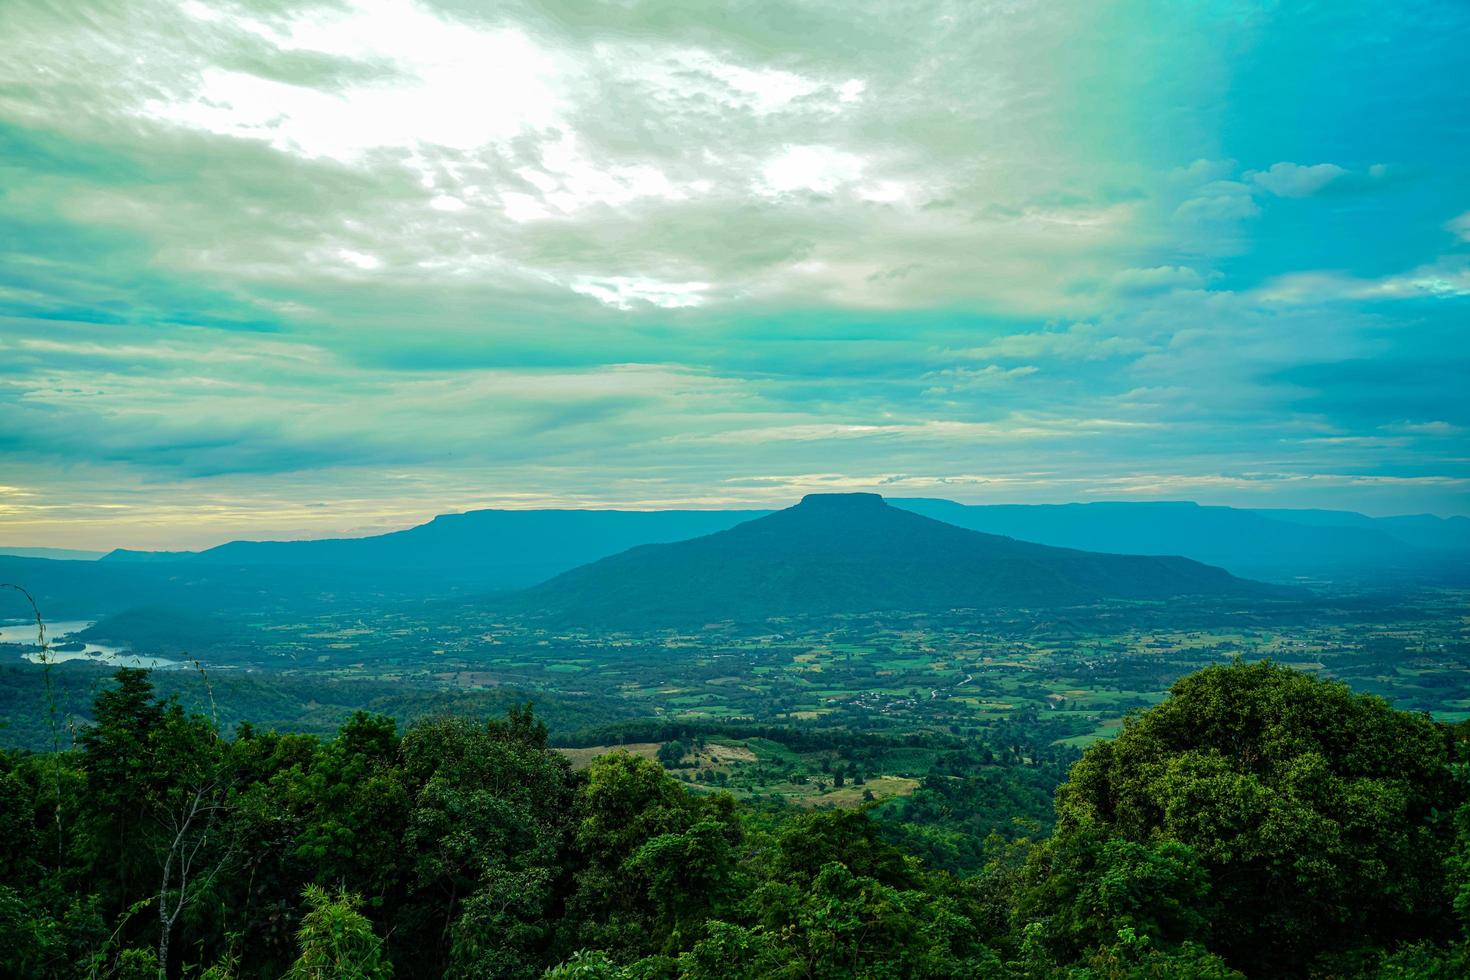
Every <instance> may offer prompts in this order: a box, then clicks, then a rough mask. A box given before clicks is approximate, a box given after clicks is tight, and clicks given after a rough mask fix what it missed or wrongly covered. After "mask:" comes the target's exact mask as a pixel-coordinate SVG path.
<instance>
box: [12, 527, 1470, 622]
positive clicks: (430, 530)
mask: <svg viewBox="0 0 1470 980" xmlns="http://www.w3.org/2000/svg"><path fill="white" fill-rule="evenodd" d="M814 499H816V498H814ZM807 506H808V505H807V504H803V505H801V506H799V507H797V508H793V509H791V510H788V511H781V512H777V514H786V515H788V516H787V517H783V518H782V519H781V520H782V521H786V520H789V519H790V518H789V515H790V514H792V513H795V512H801V513H807V511H806V510H803V508H804V507H807ZM883 510H884V511H885V517H886V518H887V519H888V520H887V523H886V524H885V525H884V526H885V527H886V526H889V525H892V526H897V525H893V521H894V520H896V519H897V518H896V517H895V515H902V513H903V512H908V513H909V515H910V516H912V515H919V516H922V517H927V518H931V519H932V521H930V522H927V524H932V523H933V521H942V522H944V523H945V524H948V525H951V526H952V528H951V529H965V530H967V531H978V532H982V533H983V534H987V535H1000V536H1004V537H1008V538H1012V539H1015V540H1014V541H1012V542H1010V544H1008V545H1006V547H1007V548H1012V549H1014V548H1022V545H1021V543H1022V542H1030V543H1032V544H1033V545H1045V546H1049V547H1050V548H1052V549H1056V548H1066V549H1073V553H1074V555H1075V553H1078V552H1095V553H1101V556H1102V557H1106V556H1114V557H1116V556H1120V555H1135V556H1136V555H1144V556H1150V555H1176V556H1181V557H1182V558H1184V559H1192V561H1191V562H1187V563H1184V564H1178V565H1174V566H1168V567H1170V569H1171V572H1172V573H1174V574H1180V575H1185V576H1186V577H1185V578H1184V579H1181V580H1180V581H1181V582H1188V581H1193V580H1192V579H1190V578H1189V577H1188V576H1192V575H1195V574H1203V573H1199V566H1198V565H1195V564H1194V563H1196V562H1198V563H1203V564H1204V565H1212V566H1219V567H1220V568H1223V569H1225V570H1227V571H1228V572H1230V573H1231V574H1233V575H1236V576H1240V577H1241V578H1248V579H1259V580H1264V581H1269V582H1275V583H1298V582H1305V583H1306V584H1309V585H1315V584H1318V583H1319V582H1321V581H1323V580H1328V581H1336V582H1348V583H1359V584H1367V585H1370V586H1395V585H1416V584H1450V585H1461V586H1464V585H1467V584H1470V520H1467V519H1466V518H1460V517H1457V518H1450V519H1442V518H1437V517H1430V516H1418V517H1395V518H1370V517H1366V516H1364V515H1362V514H1356V513H1351V512H1342V511H1295V510H1274V511H1273V510H1245V509H1238V508H1230V507H1202V506H1199V505H1197V504H1193V503H1152V502H1150V503H1089V504H1063V505H1013V506H1004V505H1003V506H969V505H964V504H959V503H955V502H953V501H949V500H933V499H894V500H889V501H888V502H887V504H886V505H883ZM774 516H776V515H775V514H773V513H772V512H771V511H764V510H738V511H737V510H730V511H652V512H647V511H618V510H594V511H582V510H520V511H513V510H481V511H471V512H469V513H465V514H450V515H445V516H442V517H437V518H435V519H434V520H432V521H429V522H428V523H426V524H423V525H420V526H418V527H413V528H408V529H406V530H403V531H395V532H392V533H389V534H379V535H372V536H367V537H362V538H338V539H329V540H320V541H235V542H231V543H229V544H224V545H220V546H219V547H216V548H210V549H208V550H205V551H199V552H143V551H114V552H111V553H109V554H107V555H106V556H105V557H104V558H103V559H102V560H100V561H88V560H79V559H83V558H85V557H87V556H86V553H82V554H77V553H74V552H65V551H63V552H52V551H46V550H44V549H29V548H27V549H11V551H12V552H16V551H24V552H26V553H27V556H21V557H16V556H14V555H13V554H11V555H7V554H6V553H5V552H4V551H3V550H0V582H19V583H23V584H25V585H26V586H27V587H28V588H30V589H31V591H32V592H33V593H35V594H36V596H37V599H38V600H39V601H40V602H41V604H42V609H43V611H44V612H45V613H46V615H47V616H49V617H52V618H66V617H74V618H75V617H89V618H98V617H104V616H109V615H115V614H118V613H123V612H127V611H129V610H133V609H137V608H139V607H148V608H152V609H164V608H171V609H174V610H182V611H189V612H198V613H204V614H221V615H225V616H228V617H231V618H233V619H236V620H239V619H241V618H242V617H249V616H254V615H257V614H258V615H267V614H268V612H269V611H270V610H275V611H276V613H280V612H282V611H287V610H292V609H308V608H317V607H320V606H322V605H323V604H327V605H340V604H341V603H342V602H344V601H349V600H350V601H354V602H358V603H368V604H373V603H383V602H390V603H392V602H419V601H422V600H424V599H456V598H459V599H463V598H467V597H474V596H483V595H485V594H487V593H496V592H498V593H506V594H509V593H511V592H513V591H514V590H518V589H527V588H529V587H531V586H536V585H538V583H547V586H546V589H547V591H545V592H540V593H536V594H537V595H541V596H543V597H545V598H547V600H548V602H549V603H550V604H549V605H548V608H551V606H556V605H558V604H559V605H560V607H562V608H571V605H570V603H569V602H568V601H565V600H566V599H567V596H565V595H564V596H562V597H561V598H556V596H555V594H554V593H555V590H554V589H552V588H551V583H550V582H548V580H551V579H553V578H555V577H556V576H563V578H562V579H561V581H560V583H559V584H558V585H557V586H556V589H561V588H562V587H563V586H565V585H566V582H567V581H569V580H570V581H573V582H576V581H583V579H582V576H592V575H593V571H592V569H591V568H583V567H582V566H589V565H591V563H595V562H599V561H600V560H602V559H609V558H612V557H613V556H617V555H621V554H622V553H624V552H629V550H630V549H634V552H632V553H631V554H630V555H629V556H627V557H623V558H620V559H619V560H620V561H626V562H633V561H634V560H635V558H636V559H638V560H642V559H641V557H640V556H641V555H642V554H644V552H642V551H638V550H637V549H640V548H642V546H646V545H654V544H672V543H676V542H681V541H690V540H693V539H707V538H708V537H709V536H711V535H717V534H719V533H720V532H723V531H728V530H731V529H734V528H736V527H737V526H745V527H746V528H747V530H745V531H742V537H741V538H738V539H737V541H738V540H741V539H744V536H746V535H748V534H750V533H752V532H750V531H749V530H748V528H749V527H750V526H755V527H757V528H769V527H772V526H778V527H779V526H781V525H780V522H777V523H776V524H775V525H771V524H764V523H761V521H762V520H763V519H766V518H770V517H774ZM752 522H753V524H752ZM914 526H918V525H914ZM926 526H927V525H926ZM930 530H931V531H932V530H933V529H932V527H931V528H930ZM883 533H885V534H886V533H887V532H886V531H885V532H883ZM905 533H907V532H905ZM721 540H726V539H721ZM885 540H886V539H885ZM792 541H793V542H795V545H793V546H791V547H787V546H784V545H783V546H782V548H781V550H780V551H779V554H781V555H782V556H783V558H782V560H781V561H782V563H784V564H785V565H786V566H787V567H788V568H789V571H787V572H783V573H779V574H778V573H777V570H776V569H774V567H771V568H768V569H767V570H766V571H763V572H762V573H761V575H760V576H759V577H758V578H759V580H758V581H756V580H752V581H750V582H748V583H747V584H748V586H749V595H750V596H751V603H752V606H751V608H754V605H755V604H760V603H770V604H772V605H771V607H770V608H771V609H772V613H771V614H777V612H776V610H778V609H781V608H794V607H787V606H782V605H781V604H782V603H784V602H787V601H788V600H789V599H790V597H792V596H806V595H807V593H806V592H805V591H803V590H805V589H816V588H818V585H817V583H818V582H824V583H826V585H823V586H822V588H827V587H829V586H830V588H831V589H832V590H833V591H834V592H836V591H839V590H840V591H842V592H843V593H844V594H845V595H849V596H851V597H852V598H851V602H852V603H856V604H857V605H863V604H866V603H871V602H875V601H878V600H879V599H880V598H881V599H882V600H883V601H884V602H888V601H900V599H901V598H902V596H903V595H904V593H903V592H902V591H900V592H897V593H895V592H893V591H891V590H889V587H888V586H886V585H884V586H882V587H881V588H880V587H879V584H878V583H877V581H876V579H874V578H873V576H871V575H867V574H859V573H857V572H855V571H854V572H852V573H851V575H850V577H849V578H848V579H846V580H844V581H843V582H841V583H840V585H839V584H837V583H835V582H834V581H833V580H832V579H830V577H828V578H821V577H813V573H814V571H820V570H821V569H822V568H823V567H825V566H824V564H823V560H822V559H814V558H810V557H808V558H802V557H801V555H800V554H799V553H798V552H799V548H798V549H797V550H792V548H793V547H795V546H796V545H801V543H802V542H807V541H808V539H807V538H806V537H803V536H800V535H798V536H797V537H794V538H793V539H792ZM771 543H772V545H773V546H774V545H775V544H777V543H778V542H775V541H772V542H771ZM809 543H813V544H814V545H815V539H813V540H812V541H811V542H809ZM972 543H973V541H972ZM699 547H701V548H702V547H705V545H700V546H699ZM872 547H874V548H877V549H879V550H878V551H877V552H875V553H874V554H875V555H878V554H880V553H882V549H883V548H887V547H888V545H886V544H882V543H881V542H880V541H876V540H875V542H874V543H873V545H872ZM955 548H958V550H957V551H953V553H951V551H952V550H953V549H951V548H950V546H949V545H944V546H940V545H939V544H935V545H934V555H935V556H944V557H942V558H939V557H934V556H930V557H929V558H926V559H925V560H924V561H923V562H920V565H919V566H916V567H915V568H914V569H912V571H913V574H915V575H916V576H918V575H919V574H920V572H921V571H923V569H925V568H927V569H928V571H924V572H923V575H922V576H920V577H918V578H916V579H915V581H916V582H920V581H921V582H924V583H925V585H924V587H923V589H922V590H919V591H920V592H922V594H923V597H926V598H924V601H925V602H929V601H931V600H932V601H935V602H940V603H952V602H955V603H958V602H972V601H987V602H988V601H992V598H994V596H1002V593H1000V592H997V593H995V594H994V596H992V595H991V593H987V592H985V591H984V590H982V589H980V583H979V580H978V578H977V576H980V575H981V574H982V571H983V572H984V574H990V573H991V572H997V573H998V570H1003V569H1005V568H1008V567H1009V566H1007V565H1005V564H1004V563H1003V562H1000V561H999V558H998V557H997V556H1000V555H1001V554H1002V552H1003V551H1004V549H1002V548H1001V547H1000V546H999V545H996V546H995V547H994V548H992V549H991V550H990V556H991V557H990V559H987V561H990V562H991V563H990V564H984V563H983V562H980V559H979V558H978V557H976V556H975V555H971V554H970V553H969V552H966V551H965V549H964V548H959V547H958V546H955ZM890 550H891V551H892V552H893V554H894V555H897V556H899V557H900V558H901V557H902V555H903V554H904V553H905V552H903V550H902V549H900V548H897V547H894V548H892V549H890ZM1022 550H1024V548H1022ZM38 552H39V553H40V554H42V555H44V557H34V556H30V555H34V554H36V553H38ZM775 553H777V552H773V554H775ZM694 554H696V552H695V551H687V550H684V549H676V550H674V551H671V552H667V553H666V558H667V560H670V561H674V560H677V561H681V562H682V561H686V559H687V560H688V561H691V562H692V561H693V559H692V558H689V556H690V555H694ZM62 557H64V558H67V559H71V560H55V559H58V558H62ZM890 557H892V556H890ZM1013 557H1014V556H1013ZM951 559H953V560H955V561H956V562H958V564H956V565H955V571H954V575H955V576H956V577H955V584H954V585H953V586H952V587H951V586H946V585H944V584H943V583H942V582H941V581H939V579H940V578H942V577H943V576H944V575H945V574H946V571H945V567H944V566H943V565H942V563H943V562H945V561H950V560H951ZM991 559H994V561H991ZM722 560H723V559H722ZM742 560H745V559H742ZM750 560H752V561H753V560H754V559H753V558H752V559H750ZM905 560H906V559H905ZM1018 560H1019V559H1018ZM1151 561H1156V560H1151ZM813 562H816V563H817V564H816V567H815V568H814V566H813ZM977 562H980V563H979V564H977ZM926 563H927V564H926ZM966 563H969V564H966ZM899 564H900V565H901V564H902V562H901V561H900V562H899ZM1064 564H1065V563H1064ZM594 567H595V566H594ZM604 567H606V566H604ZM628 567H629V568H631V567H632V566H631V565H629V566H628ZM751 567H754V566H751ZM1058 567H1059V566H1058ZM1070 567H1072V569H1073V570H1072V571H1070V572H1068V573H1067V574H1060V573H1058V575H1057V576H1055V577H1053V578H1051V579H1047V578H1046V577H1045V576H1043V575H1040V574H1039V573H1035V569H1031V570H1030V571H1028V572H1027V574H1026V575H1025V576H1022V577H1020V578H1016V579H1014V580H1011V579H1008V578H1006V577H1005V575H1009V574H1010V573H1009V572H1005V575H1002V577H1001V578H1000V579H998V580H997V583H998V584H996V585H995V588H997V589H999V588H1002V587H1003V588H1004V589H1005V590H1008V591H1005V592H1004V593H1003V597H1004V598H1006V599H1007V601H1011V600H1014V601H1025V602H1034V601H1038V600H1036V599H1035V598H1034V596H1035V595H1037V594H1038V593H1037V592H1036V591H1035V589H1038V588H1045V589H1050V590H1051V592H1050V593H1049V594H1050V595H1051V596H1053V597H1054V598H1056V599H1057V601H1063V600H1064V599H1065V600H1066V601H1070V598H1072V597H1078V596H1081V597H1086V596H1091V595H1096V594H1099V592H1098V590H1097V588H1096V586H1097V585H1098V581H1097V580H1096V579H1095V578H1088V577H1087V575H1085V574H1083V569H1084V568H1085V567H1086V563H1085V562H1083V561H1082V559H1081V558H1074V560H1073V561H1072V565H1071V566H1070ZM1144 567H1148V568H1158V567H1161V566H1157V565H1156V564H1149V563H1145V564H1144V565H1139V566H1137V568H1144ZM966 568H969V569H970V570H971V571H965V569H966ZM1109 569H1110V574H1111V573H1112V572H1114V571H1117V572H1120V573H1121V572H1124V571H1127V573H1128V574H1127V575H1124V577H1123V578H1122V579H1120V580H1119V588H1120V589H1121V591H1118V592H1113V593H1107V594H1118V595H1126V594H1130V593H1129V592H1128V589H1127V588H1125V587H1123V586H1125V585H1126V583H1127V582H1129V581H1131V579H1130V578H1129V576H1131V575H1134V574H1135V573H1136V574H1138V575H1142V574H1143V573H1142V572H1136V570H1135V569H1134V566H1128V565H1126V564H1125V565H1117V564H1110V566H1109ZM574 570H576V572H575V574H573V575H571V576H570V578H568V577H567V576H566V575H565V573H572V572H573V571H574ZM977 570H978V571H977ZM972 573H973V574H972ZM597 574H598V575H600V574H601V573H600V572H598V573H597ZM699 574H702V573H699ZM709 574H716V573H714V572H711V573H709ZM824 574H825V573H824ZM1211 574H1215V572H1213V571H1212V572H1211ZM1221 574H1223V573H1221ZM681 576H689V577H692V578H697V573H696V570H695V569H694V568H693V566H692V565H687V566H681V568H680V570H679V571H678V572H677V573H670V574H669V575H668V576H666V581H667V582H670V583H677V581H678V580H679V578H680V577H681ZM783 576H784V578H783ZM807 579H810V584H803V582H804V581H805V580H807ZM655 580H656V579H649V580H648V581H655ZM585 581H586V582H591V581H593V579H592V578H587V579H585ZM1139 581H1140V582H1147V581H1148V580H1147V579H1140V580H1139ZM783 582H784V583H785V584H784V585H783V584H782V583H783ZM1044 582H1045V583H1049V584H1046V585H1044V586H1043V585H1042V583H1044ZM1103 584H1107V583H1106V582H1104V583H1103ZM1154 584H1155V585H1158V584H1160V583H1158V582H1155V583H1154ZM1165 584H1168V583H1165ZM604 587H605V588H607V589H609V590H610V592H609V594H616V595H624V596H625V595H626V594H627V589H626V588H625V587H624V586H622V585H619V584H618V583H616V582H611V581H607V580H602V584H601V585H599V588H604ZM1169 587H1174V586H1173V585H1172V584H1171V585H1169ZM1139 588H1140V589H1141V590H1142V591H1140V592H1139V593H1138V594H1141V595H1142V594H1156V593H1155V592H1154V591H1151V590H1152V589H1153V586H1150V587H1149V588H1148V589H1144V588H1143V586H1142V585H1141V584H1140V585H1139ZM915 595H916V596H918V595H919V593H918V592H916V593H915ZM811 598H812V601H813V602H814V603H815V606H816V607H821V608H828V607H832V606H833V605H834V603H835V599H833V598H832V597H831V596H828V597H826V598H822V597H821V596H813V597H811ZM552 599H555V602H550V600H552ZM620 601H621V600H620ZM803 601H804V600H803ZM902 601H917V599H902ZM996 601H999V600H998V599H997V600H996ZM15 602H19V599H18V597H17V598H16V599H15ZM11 608H12V607H11V605H3V606H0V618H14V617H18V616H20V615H22V611H21V610H20V609H19V608H18V607H17V608H16V609H15V610H14V613H13V615H12V613H11ZM526 608H530V607H529V606H527V607H526ZM99 628H100V627H99Z"/></svg>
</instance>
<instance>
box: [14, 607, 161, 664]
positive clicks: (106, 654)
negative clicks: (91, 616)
mask: <svg viewBox="0 0 1470 980" xmlns="http://www.w3.org/2000/svg"><path fill="white" fill-rule="evenodd" d="M91 625H92V623H91V622H90V621H88V620H81V619H78V620H68V621H65V622H55V623H47V624H46V640H47V642H48V643H50V645H51V648H52V649H51V652H50V655H49V659H50V661H51V662H52V663H54V664H59V663H65V662H67V661H70V660H90V661H91V662H92V663H96V664H105V665H107V666H110V667H142V668H145V669H149V670H154V669H157V670H166V669H168V668H170V667H186V666H188V665H187V664H183V663H180V662H179V661H177V660H165V659H164V658H163V657H150V656H148V655H146V654H141V653H134V652H133V651H132V650H127V649H124V648H123V647H115V646H108V645H106V644H102V643H88V642H85V641H82V640H78V639H77V638H76V636H75V634H77V633H80V632H81V631H82V630H84V629H86V628H87V627H88V626H91ZM0 643H14V644H19V645H21V646H24V647H25V648H26V649H25V651H24V652H23V653H21V657H23V658H24V659H26V660H29V661H30V662H31V663H33V664H38V663H41V662H42V658H41V651H40V649H38V648H37V646H36V623H35V620H30V621H26V622H17V621H15V620H11V621H9V622H7V623H0ZM75 643H82V649H80V650H57V649H56V647H58V646H64V645H71V644H75Z"/></svg>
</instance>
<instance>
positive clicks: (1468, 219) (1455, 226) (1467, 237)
mask: <svg viewBox="0 0 1470 980" xmlns="http://www.w3.org/2000/svg"><path fill="white" fill-rule="evenodd" d="M1445 230H1446V231H1448V232H1449V233H1450V234H1452V235H1454V236H1455V237H1456V238H1458V239H1459V240H1460V241H1462V242H1470V211H1466V212H1465V213H1464V214H1462V215H1459V216H1457V217H1454V218H1451V219H1450V220H1449V221H1447V222H1445Z"/></svg>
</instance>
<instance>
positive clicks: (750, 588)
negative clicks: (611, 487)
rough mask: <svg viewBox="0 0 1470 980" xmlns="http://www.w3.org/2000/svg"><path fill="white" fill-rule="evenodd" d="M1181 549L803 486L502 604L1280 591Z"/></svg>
mask: <svg viewBox="0 0 1470 980" xmlns="http://www.w3.org/2000/svg"><path fill="white" fill-rule="evenodd" d="M1298 594H1304V593H1298V592H1297V591H1296V590H1291V589H1288V588H1286V587H1283V586H1275V585H1267V584H1264V583H1260V582H1251V581H1247V580H1244V579H1239V578H1236V577H1235V576H1233V575H1231V574H1230V573H1228V572H1226V571H1225V570H1224V569H1221V568H1213V567H1211V566H1208V565H1203V564H1201V563H1199V562H1196V561H1192V560H1190V559H1188V558H1181V557H1158V556H1142V555H1116V554H1098V553H1094V552H1085V551H1077V550H1073V549H1069V548H1054V547H1049V546H1047V545H1041V544H1033V543H1030V542H1026V541H1017V540H1015V539H1014V538H1009V537H1002V536H999V535H993V534H982V533H980V532H978V531H971V530H967V529H965V528H961V527H956V526H954V525H953V524H946V523H944V522H942V521H937V520H933V519H931V518H928V517H924V516H922V515H920V514H915V513H912V512H911V511H908V510H901V509H899V508H897V507H892V506H889V505H888V504H887V503H886V502H885V501H884V500H883V498H882V497H880V496H878V495H877V494H868V493H849V494H811V495H809V496H807V497H805V498H803V499H802V501H801V503H799V504H797V505H796V506H794V507H790V508H788V509H786V510H782V511H777V512H776V513H773V514H769V515H767V516H765V517H761V518H757V519H755V520H752V521H748V522H746V523H743V524H739V525H737V526H735V527H733V528H730V529H728V530H724V531H719V532H717V533H715V534H710V535H706V536H704V537H700V538H694V539H692V540H688V541H680V542H675V543H672V544H649V545H641V546H639V547H637V548H632V549H630V550H628V551H624V552H622V553H620V554H617V555H613V556H612V557H609V558H604V559H602V560H600V561H596V562H593V563H592V564H590V565H584V566H582V567H580V568H576V569H573V570H571V571H568V572H564V573H562V574H561V575H558V576H556V577H555V578H553V579H551V580H550V581H547V582H545V583H543V584H541V585H538V586H535V587H533V588H531V589H527V590H525V591H523V592H520V593H517V594H516V595H514V596H512V597H510V598H509V599H506V600H503V606H504V608H506V609H507V610H509V611H512V612H516V613H522V614H527V615H531V616H535V617H546V618H551V619H555V620H560V621H566V622H575V623H577V624H581V625H588V626H606V627H621V628H628V629H637V628H642V627H651V626H652V627H671V626H694V625H698V624H701V623H707V622H716V621H724V620H737V621H757V620H764V619H767V618H771V617H795V616H827V615H833V614H843V613H864V612H885V611H907V612H942V611H948V610H953V609H995V608H1010V609H1018V608H1040V609H1051V608H1057V607H1061V606H1074V605H1080V604H1085V603H1091V602H1096V601H1099V600H1103V599H1133V600H1163V599H1173V598H1179V597H1182V596H1204V597H1211V598H1216V597H1238V598H1257V599H1260V598H1286V597H1292V596H1296V595H1298Z"/></svg>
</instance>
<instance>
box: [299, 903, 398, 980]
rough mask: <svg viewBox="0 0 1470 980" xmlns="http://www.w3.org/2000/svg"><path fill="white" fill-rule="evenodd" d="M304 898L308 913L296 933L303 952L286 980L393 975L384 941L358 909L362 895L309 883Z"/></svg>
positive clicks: (372, 979)
mask: <svg viewBox="0 0 1470 980" xmlns="http://www.w3.org/2000/svg"><path fill="white" fill-rule="evenodd" d="M304 897H305V899H306V905H307V912H306V915H305V916H304V917H303V918H302V920H301V928H300V930H299V931H298V932H297V934H296V936H297V942H298V944H299V946H300V950H301V955H300V956H298V957H297V958H296V962H295V963H293V964H291V969H290V970H288V971H287V973H286V980H348V978H350V980H386V978H388V977H391V976H392V975H393V967H392V965H391V964H390V963H389V962H388V961H387V959H386V958H385V957H384V955H383V943H382V940H380V939H379V938H378V937H377V936H376V935H374V934H373V926H372V923H371V922H369V921H368V920H367V918H366V917H364V916H363V915H362V913H360V912H359V911H357V909H358V907H359V906H360V905H361V904H362V900H361V899H360V898H358V897H357V896H356V895H351V894H348V893H347V892H337V893H336V894H329V893H328V892H326V891H323V890H322V889H321V888H318V887H317V886H315V885H309V886H307V888H306V891H305V893H304Z"/></svg>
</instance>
